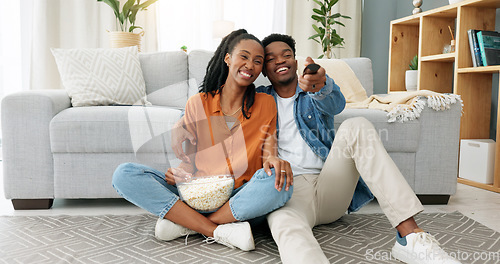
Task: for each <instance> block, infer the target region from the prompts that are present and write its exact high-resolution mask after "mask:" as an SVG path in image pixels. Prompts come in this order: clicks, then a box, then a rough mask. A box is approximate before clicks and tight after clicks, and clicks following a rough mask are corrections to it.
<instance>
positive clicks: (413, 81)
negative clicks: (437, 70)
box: [405, 70, 418, 92]
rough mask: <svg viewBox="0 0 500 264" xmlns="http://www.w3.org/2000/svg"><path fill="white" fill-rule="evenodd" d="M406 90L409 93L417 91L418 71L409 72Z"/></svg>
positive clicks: (406, 75) (406, 76)
mask: <svg viewBox="0 0 500 264" xmlns="http://www.w3.org/2000/svg"><path fill="white" fill-rule="evenodd" d="M405 85H406V90H407V91H409V92H412V91H416V90H417V85H418V70H408V71H406V74H405Z"/></svg>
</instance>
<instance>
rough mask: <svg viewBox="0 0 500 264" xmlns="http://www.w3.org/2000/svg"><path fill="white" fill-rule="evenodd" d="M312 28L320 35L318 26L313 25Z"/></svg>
mask: <svg viewBox="0 0 500 264" xmlns="http://www.w3.org/2000/svg"><path fill="white" fill-rule="evenodd" d="M312 27H313V29H314V31H316V32H318V33H319V34H321V30H320V29H319V28H318V26H316V25H314V24H313V25H312Z"/></svg>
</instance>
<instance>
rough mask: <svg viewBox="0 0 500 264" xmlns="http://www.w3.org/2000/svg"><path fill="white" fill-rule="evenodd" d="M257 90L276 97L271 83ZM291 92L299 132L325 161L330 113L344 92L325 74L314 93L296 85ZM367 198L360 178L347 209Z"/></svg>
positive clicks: (329, 143) (342, 100)
mask: <svg viewBox="0 0 500 264" xmlns="http://www.w3.org/2000/svg"><path fill="white" fill-rule="evenodd" d="M257 92H258V93H259V92H260V93H267V94H270V95H272V96H274V99H275V100H276V96H277V94H276V91H275V90H274V89H273V86H272V85H269V86H267V87H266V86H260V87H258V88H257ZM295 94H296V95H297V96H296V98H295V102H294V107H293V112H294V113H293V114H294V118H295V123H296V124H297V128H298V129H299V133H300V135H301V136H302V138H303V139H304V141H305V142H306V143H307V145H309V147H310V148H311V149H312V151H313V152H314V153H315V154H316V155H318V156H319V157H320V158H321V159H322V160H323V161H325V160H326V158H327V157H328V153H330V149H331V147H332V144H333V139H334V137H335V131H334V125H333V120H334V116H335V115H336V114H339V113H340V112H342V110H344V108H345V103H346V102H345V98H344V95H343V94H342V92H341V91H340V87H339V86H338V85H337V84H335V82H334V81H333V79H332V78H330V77H328V75H327V76H326V85H325V86H324V87H323V88H321V90H320V91H318V92H316V93H310V92H304V91H303V90H302V89H300V87H299V85H298V84H297V87H296V90H295ZM277 126H278V125H277ZM278 136H279V127H278ZM371 200H373V194H372V193H371V192H370V190H369V189H368V186H367V185H366V183H365V182H364V181H363V179H361V177H360V178H359V180H358V184H357V186H356V190H355V192H354V195H353V198H352V200H351V205H350V206H349V209H348V211H349V212H355V211H357V210H359V209H360V208H361V207H363V206H364V205H365V204H367V203H369V202H370V201H371ZM332 202H334V201H332Z"/></svg>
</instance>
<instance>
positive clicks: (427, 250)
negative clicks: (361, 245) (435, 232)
mask: <svg viewBox="0 0 500 264" xmlns="http://www.w3.org/2000/svg"><path fill="white" fill-rule="evenodd" d="M392 256H393V257H394V258H396V259H398V260H400V261H402V262H404V263H408V264H438V263H439V264H460V261H458V260H456V259H454V258H452V257H450V256H449V255H448V254H447V253H446V252H445V251H444V250H443V249H442V248H441V247H440V246H439V242H438V241H437V240H436V238H434V237H433V236H432V235H431V234H429V233H425V232H424V231H423V230H422V229H415V230H414V233H411V234H409V235H407V236H405V237H401V236H400V235H399V232H398V234H397V237H396V244H395V245H394V247H392Z"/></svg>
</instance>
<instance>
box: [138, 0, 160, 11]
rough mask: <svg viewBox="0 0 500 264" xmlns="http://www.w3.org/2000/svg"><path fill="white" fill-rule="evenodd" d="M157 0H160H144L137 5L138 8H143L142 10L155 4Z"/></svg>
mask: <svg viewBox="0 0 500 264" xmlns="http://www.w3.org/2000/svg"><path fill="white" fill-rule="evenodd" d="M156 1H158V0H148V1H146V2H144V3H142V4H138V5H136V6H137V8H139V9H141V10H142V9H145V8H147V7H148V6H150V5H152V4H154V3H155V2H156ZM139 2H140V1H137V3H139Z"/></svg>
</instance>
